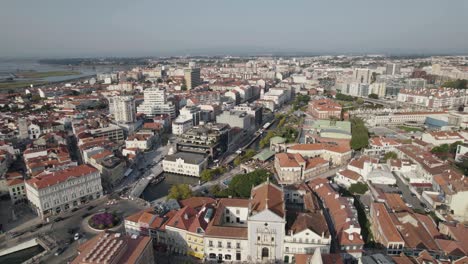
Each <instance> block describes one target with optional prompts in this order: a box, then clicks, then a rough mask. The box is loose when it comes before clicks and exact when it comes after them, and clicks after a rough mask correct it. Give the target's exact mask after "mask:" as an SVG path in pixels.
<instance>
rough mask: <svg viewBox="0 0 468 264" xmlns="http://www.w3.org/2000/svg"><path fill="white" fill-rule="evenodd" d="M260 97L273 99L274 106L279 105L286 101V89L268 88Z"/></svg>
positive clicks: (268, 99)
mask: <svg viewBox="0 0 468 264" xmlns="http://www.w3.org/2000/svg"><path fill="white" fill-rule="evenodd" d="M261 99H262V100H266V101H273V102H274V103H275V106H276V107H281V106H282V105H283V104H284V103H286V102H287V101H288V95H287V91H286V90H284V89H270V90H269V91H268V92H266V93H264V94H263V96H262V98H261Z"/></svg>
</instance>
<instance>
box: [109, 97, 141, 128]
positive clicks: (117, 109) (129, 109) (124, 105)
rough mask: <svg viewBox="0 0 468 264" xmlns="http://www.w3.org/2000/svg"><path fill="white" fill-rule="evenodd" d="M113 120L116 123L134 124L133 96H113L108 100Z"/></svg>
mask: <svg viewBox="0 0 468 264" xmlns="http://www.w3.org/2000/svg"><path fill="white" fill-rule="evenodd" d="M110 101H111V102H112V110H113V114H114V119H115V121H116V122H118V123H133V122H135V120H136V118H135V113H136V111H135V99H134V98H133V96H115V97H113V98H112V100H110Z"/></svg>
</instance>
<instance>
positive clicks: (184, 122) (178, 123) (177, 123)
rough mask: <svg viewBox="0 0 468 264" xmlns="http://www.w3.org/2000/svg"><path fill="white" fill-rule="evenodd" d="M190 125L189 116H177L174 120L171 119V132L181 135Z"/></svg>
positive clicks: (191, 123)
mask: <svg viewBox="0 0 468 264" xmlns="http://www.w3.org/2000/svg"><path fill="white" fill-rule="evenodd" d="M191 127H193V120H192V117H191V116H190V117H188V116H178V117H177V118H176V119H175V120H174V121H172V134H174V135H182V134H184V133H185V132H187V131H188V130H189V129H190V128H191Z"/></svg>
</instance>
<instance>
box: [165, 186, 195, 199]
mask: <svg viewBox="0 0 468 264" xmlns="http://www.w3.org/2000/svg"><path fill="white" fill-rule="evenodd" d="M190 197H192V190H191V189H190V186H188V185H187V184H177V185H173V186H172V187H171V189H170V190H169V194H168V195H167V198H168V199H176V200H183V199H187V198H190Z"/></svg>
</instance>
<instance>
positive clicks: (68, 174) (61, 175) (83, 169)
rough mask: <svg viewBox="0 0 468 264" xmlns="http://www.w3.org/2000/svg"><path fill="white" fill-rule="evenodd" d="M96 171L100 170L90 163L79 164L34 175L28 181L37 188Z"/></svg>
mask: <svg viewBox="0 0 468 264" xmlns="http://www.w3.org/2000/svg"><path fill="white" fill-rule="evenodd" d="M95 172H98V170H97V169H96V168H94V167H92V166H90V165H79V166H75V167H70V168H67V169H64V170H61V171H57V172H51V173H47V174H44V175H41V176H37V177H34V178H32V179H30V180H28V181H27V183H28V184H29V185H31V186H33V187H35V188H36V189H42V188H46V187H49V186H53V185H56V184H58V183H62V182H65V181H67V180H68V179H69V178H79V177H83V176H87V175H89V174H91V173H95Z"/></svg>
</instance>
